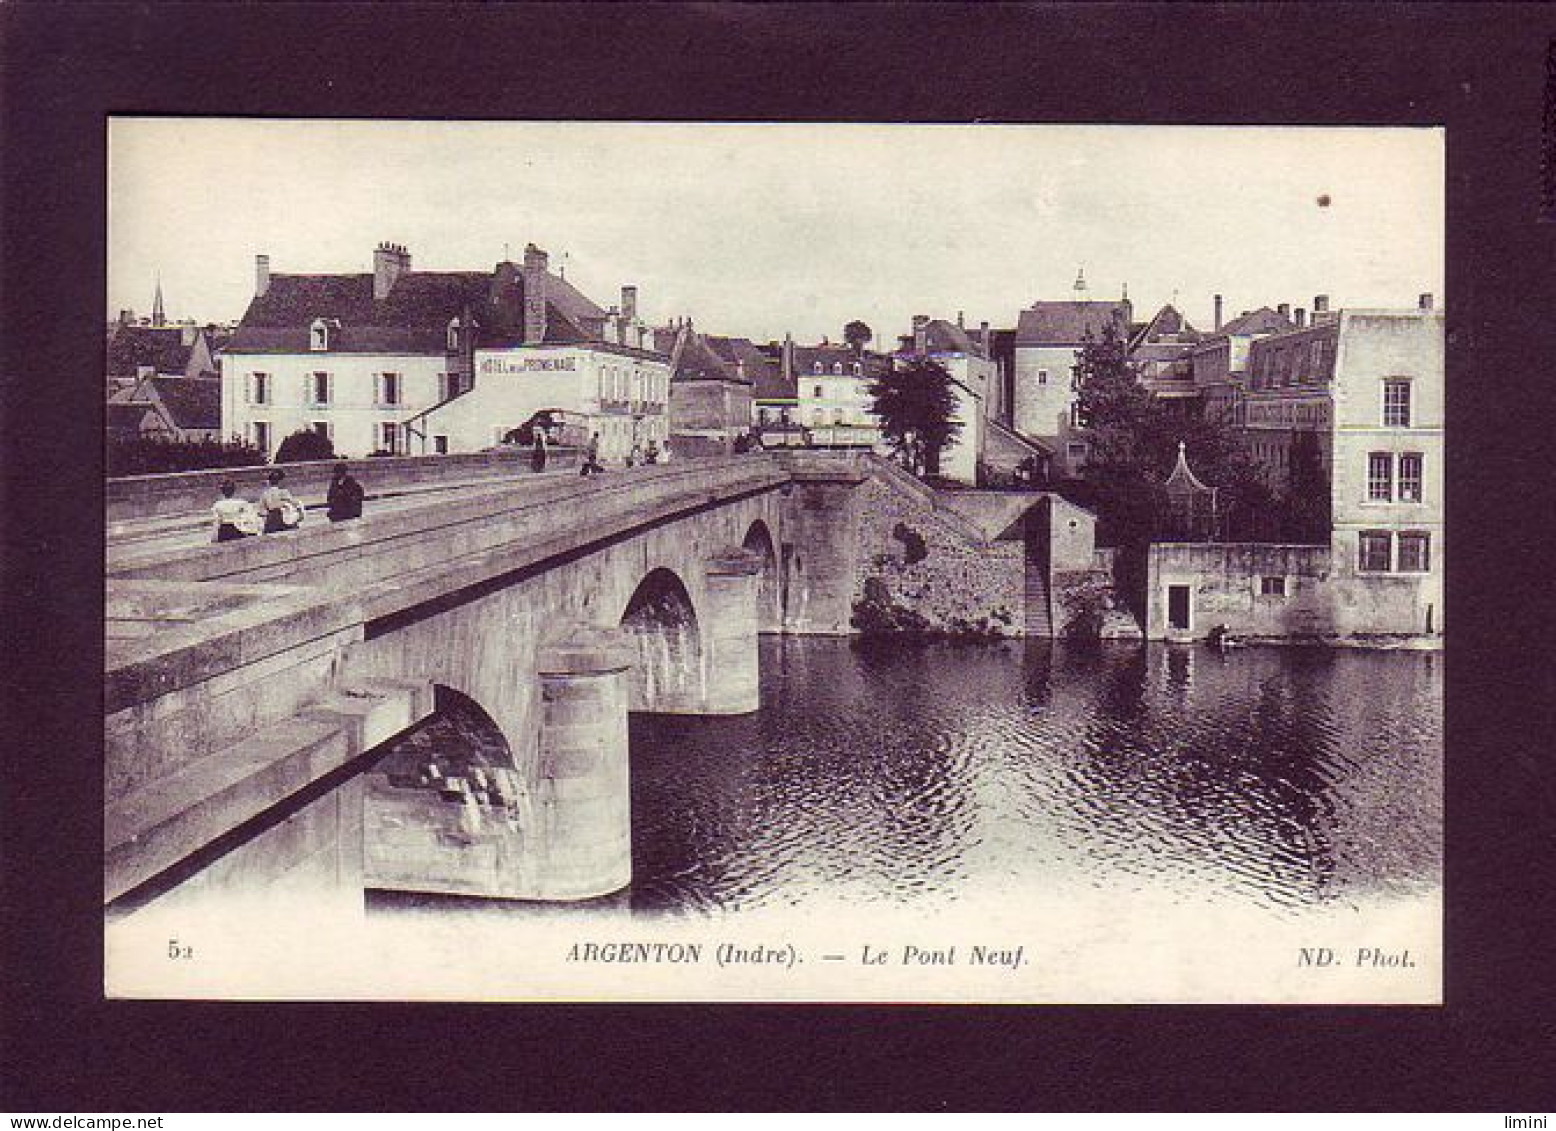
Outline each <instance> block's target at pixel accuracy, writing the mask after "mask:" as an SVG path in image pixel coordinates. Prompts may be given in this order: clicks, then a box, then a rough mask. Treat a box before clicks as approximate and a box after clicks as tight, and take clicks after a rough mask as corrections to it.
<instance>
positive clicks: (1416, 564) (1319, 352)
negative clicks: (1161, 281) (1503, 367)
mask: <svg viewBox="0 0 1556 1131" xmlns="http://www.w3.org/2000/svg"><path fill="white" fill-rule="evenodd" d="M1315 318H1317V322H1316V324H1308V325H1304V326H1302V327H1301V328H1299V329H1292V330H1289V331H1286V332H1284V333H1278V334H1272V335H1270V336H1268V337H1264V338H1260V339H1258V340H1256V341H1254V342H1253V343H1252V344H1251V346H1250V349H1249V352H1248V391H1247V394H1246V405H1245V406H1244V411H1245V416H1246V421H1245V423H1244V425H1243V427H1242V434H1243V437H1244V442H1245V443H1246V445H1247V448H1248V451H1249V453H1250V454H1251V455H1252V456H1253V457H1254V458H1255V459H1256V460H1257V461H1258V462H1259V463H1260V464H1261V465H1262V466H1263V467H1264V468H1265V471H1266V475H1267V477H1268V479H1269V480H1270V481H1271V483H1272V485H1274V486H1277V487H1279V486H1280V485H1282V484H1284V483H1286V482H1288V481H1289V476H1290V473H1291V464H1292V452H1293V448H1294V446H1295V444H1296V443H1297V440H1298V437H1299V435H1300V434H1302V433H1311V434H1312V437H1313V439H1314V440H1315V441H1316V442H1317V445H1318V448H1319V451H1320V453H1321V456H1322V462H1323V466H1324V471H1325V473H1326V476H1327V479H1328V483H1329V504H1330V516H1331V519H1330V521H1331V534H1330V547H1331V553H1332V567H1331V573H1330V576H1329V578H1328V579H1327V580H1328V581H1329V582H1330V585H1329V592H1330V593H1331V594H1332V602H1333V607H1332V610H1331V613H1332V623H1333V625H1334V630H1335V631H1337V632H1340V633H1342V634H1347V633H1365V632H1380V633H1409V634H1425V635H1433V634H1437V633H1441V632H1442V630H1443V603H1442V602H1443V584H1442V577H1443V572H1442V566H1443V550H1444V547H1443V400H1444V344H1443V317H1442V313H1441V311H1439V310H1437V309H1435V308H1434V305H1433V302H1432V297H1431V296H1430V295H1422V296H1421V300H1420V303H1419V304H1418V306H1417V308H1416V309H1413V310H1341V311H1338V312H1331V311H1329V310H1328V309H1327V302H1322V301H1321V302H1319V303H1318V304H1316V306H1315Z"/></svg>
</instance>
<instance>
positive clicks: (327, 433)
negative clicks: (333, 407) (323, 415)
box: [312, 420, 335, 440]
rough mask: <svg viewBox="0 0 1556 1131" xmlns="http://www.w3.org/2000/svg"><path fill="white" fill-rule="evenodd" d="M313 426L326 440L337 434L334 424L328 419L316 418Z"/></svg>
mask: <svg viewBox="0 0 1556 1131" xmlns="http://www.w3.org/2000/svg"><path fill="white" fill-rule="evenodd" d="M312 428H313V430H314V431H315V432H317V433H318V434H319V435H321V436H323V437H324V438H325V439H326V440H329V439H332V438H333V437H334V435H335V429H334V426H333V425H331V424H330V422H329V421H328V420H315V421H314V422H313V424H312Z"/></svg>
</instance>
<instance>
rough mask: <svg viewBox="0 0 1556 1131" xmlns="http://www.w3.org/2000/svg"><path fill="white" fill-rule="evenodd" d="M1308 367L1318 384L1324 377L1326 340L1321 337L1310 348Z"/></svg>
mask: <svg viewBox="0 0 1556 1131" xmlns="http://www.w3.org/2000/svg"><path fill="white" fill-rule="evenodd" d="M1307 364H1308V369H1309V371H1310V376H1311V377H1312V379H1313V383H1314V384H1315V385H1316V384H1318V383H1320V382H1322V381H1323V379H1324V340H1323V339H1322V338H1319V339H1318V340H1317V341H1315V342H1314V343H1313V345H1312V347H1311V348H1310V349H1309V350H1308V360H1307Z"/></svg>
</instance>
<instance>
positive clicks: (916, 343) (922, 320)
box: [913, 314, 929, 353]
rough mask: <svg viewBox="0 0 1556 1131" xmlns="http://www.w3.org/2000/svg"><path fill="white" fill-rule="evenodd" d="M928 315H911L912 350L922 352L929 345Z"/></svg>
mask: <svg viewBox="0 0 1556 1131" xmlns="http://www.w3.org/2000/svg"><path fill="white" fill-rule="evenodd" d="M928 329H929V315H927V314H915V315H914V316H913V352H914V353H923V352H925V350H926V349H927V347H928V345H929V334H928Z"/></svg>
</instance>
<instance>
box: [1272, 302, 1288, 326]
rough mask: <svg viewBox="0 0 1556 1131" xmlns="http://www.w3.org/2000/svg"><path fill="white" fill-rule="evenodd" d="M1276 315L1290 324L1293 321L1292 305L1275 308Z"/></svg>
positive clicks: (1284, 304)
mask: <svg viewBox="0 0 1556 1131" xmlns="http://www.w3.org/2000/svg"><path fill="white" fill-rule="evenodd" d="M1275 313H1276V314H1279V315H1280V316H1281V317H1282V318H1284V319H1285V320H1286V321H1288V322H1290V321H1291V303H1289V302H1283V303H1281V304H1280V305H1279V306H1277V307H1276V308H1275Z"/></svg>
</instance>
